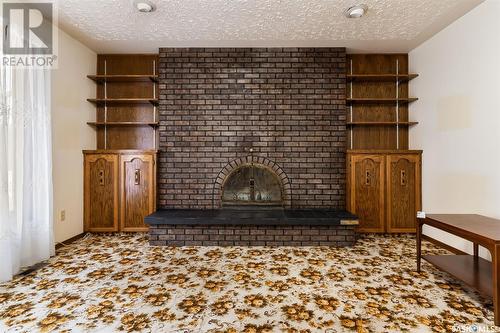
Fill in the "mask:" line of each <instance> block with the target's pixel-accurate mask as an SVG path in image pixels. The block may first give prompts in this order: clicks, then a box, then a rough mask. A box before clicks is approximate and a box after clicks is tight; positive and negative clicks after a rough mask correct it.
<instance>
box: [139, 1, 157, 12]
mask: <svg viewBox="0 0 500 333" xmlns="http://www.w3.org/2000/svg"><path fill="white" fill-rule="evenodd" d="M135 7H136V8H137V10H138V11H140V12H141V13H151V12H154V11H155V9H156V7H155V5H153V4H152V3H151V2H149V1H137V2H136V3H135Z"/></svg>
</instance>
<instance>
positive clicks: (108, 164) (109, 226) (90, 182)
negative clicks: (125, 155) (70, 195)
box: [84, 154, 118, 231]
mask: <svg viewBox="0 0 500 333" xmlns="http://www.w3.org/2000/svg"><path fill="white" fill-rule="evenodd" d="M84 159H85V161H84V164H85V170H84V220H85V223H84V226H85V231H118V156H117V155H113V154H86V155H85V157H84Z"/></svg>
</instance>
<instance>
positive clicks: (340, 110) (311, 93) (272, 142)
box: [158, 48, 347, 209]
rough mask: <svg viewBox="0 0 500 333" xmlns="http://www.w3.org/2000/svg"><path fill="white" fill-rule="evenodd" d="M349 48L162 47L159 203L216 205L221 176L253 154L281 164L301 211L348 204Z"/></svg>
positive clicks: (163, 205)
mask: <svg viewBox="0 0 500 333" xmlns="http://www.w3.org/2000/svg"><path fill="white" fill-rule="evenodd" d="M345 60H346V55H345V49H344V48H270V49H269V48H258V49H257V48H252V49H249V48H237V49H235V48H205V49H204V48H185V49H184V48H182V49H179V48H162V49H160V60H159V77H160V82H159V99H160V105H159V117H160V127H159V140H160V141H159V146H160V151H161V152H160V154H159V164H158V170H159V175H158V200H159V202H158V204H159V207H160V208H199V209H207V208H217V207H218V206H219V205H220V198H219V200H216V202H215V205H213V202H212V192H213V187H214V181H215V179H216V177H217V175H218V174H219V172H220V171H221V170H222V169H223V168H224V166H225V165H227V164H228V163H229V162H230V161H232V160H235V159H237V158H244V157H246V156H248V155H249V148H251V147H252V148H253V150H254V156H257V157H265V158H267V159H269V160H271V161H274V163H276V164H278V165H279V166H280V167H281V168H282V170H283V171H284V172H285V173H286V174H287V176H288V178H289V180H290V184H291V195H292V198H291V206H292V207H294V208H337V209H343V208H344V207H345V172H346V169H345V152H346V134H347V131H346V106H345V86H346V77H345Z"/></svg>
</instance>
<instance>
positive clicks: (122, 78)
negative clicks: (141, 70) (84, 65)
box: [87, 75, 158, 83]
mask: <svg viewBox="0 0 500 333" xmlns="http://www.w3.org/2000/svg"><path fill="white" fill-rule="evenodd" d="M87 77H88V78H89V79H91V80H92V81H95V82H97V83H102V82H149V81H152V82H158V75H87Z"/></svg>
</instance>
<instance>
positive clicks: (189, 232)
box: [146, 207, 358, 246]
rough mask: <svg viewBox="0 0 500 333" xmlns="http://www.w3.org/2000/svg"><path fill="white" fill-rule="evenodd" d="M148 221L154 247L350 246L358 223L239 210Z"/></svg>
mask: <svg viewBox="0 0 500 333" xmlns="http://www.w3.org/2000/svg"><path fill="white" fill-rule="evenodd" d="M146 223H147V224H149V226H150V228H149V237H150V238H149V240H150V243H151V245H175V246H183V245H209V246H211V245H217V246H231V245H242V246H243V245H250V246H253V245H255V246H264V245H266V246H320V245H321V246H349V245H352V244H353V243H354V241H355V230H354V228H355V226H356V225H357V224H358V219H357V217H356V216H355V215H352V214H350V213H348V212H345V211H336V210H320V209H313V210H283V209H275V208H270V209H256V208H255V207H253V208H246V207H241V208H237V209H233V208H231V209H217V210H189V209H185V210H178V209H174V210H159V211H157V212H155V213H154V214H151V215H149V216H148V217H146Z"/></svg>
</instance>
